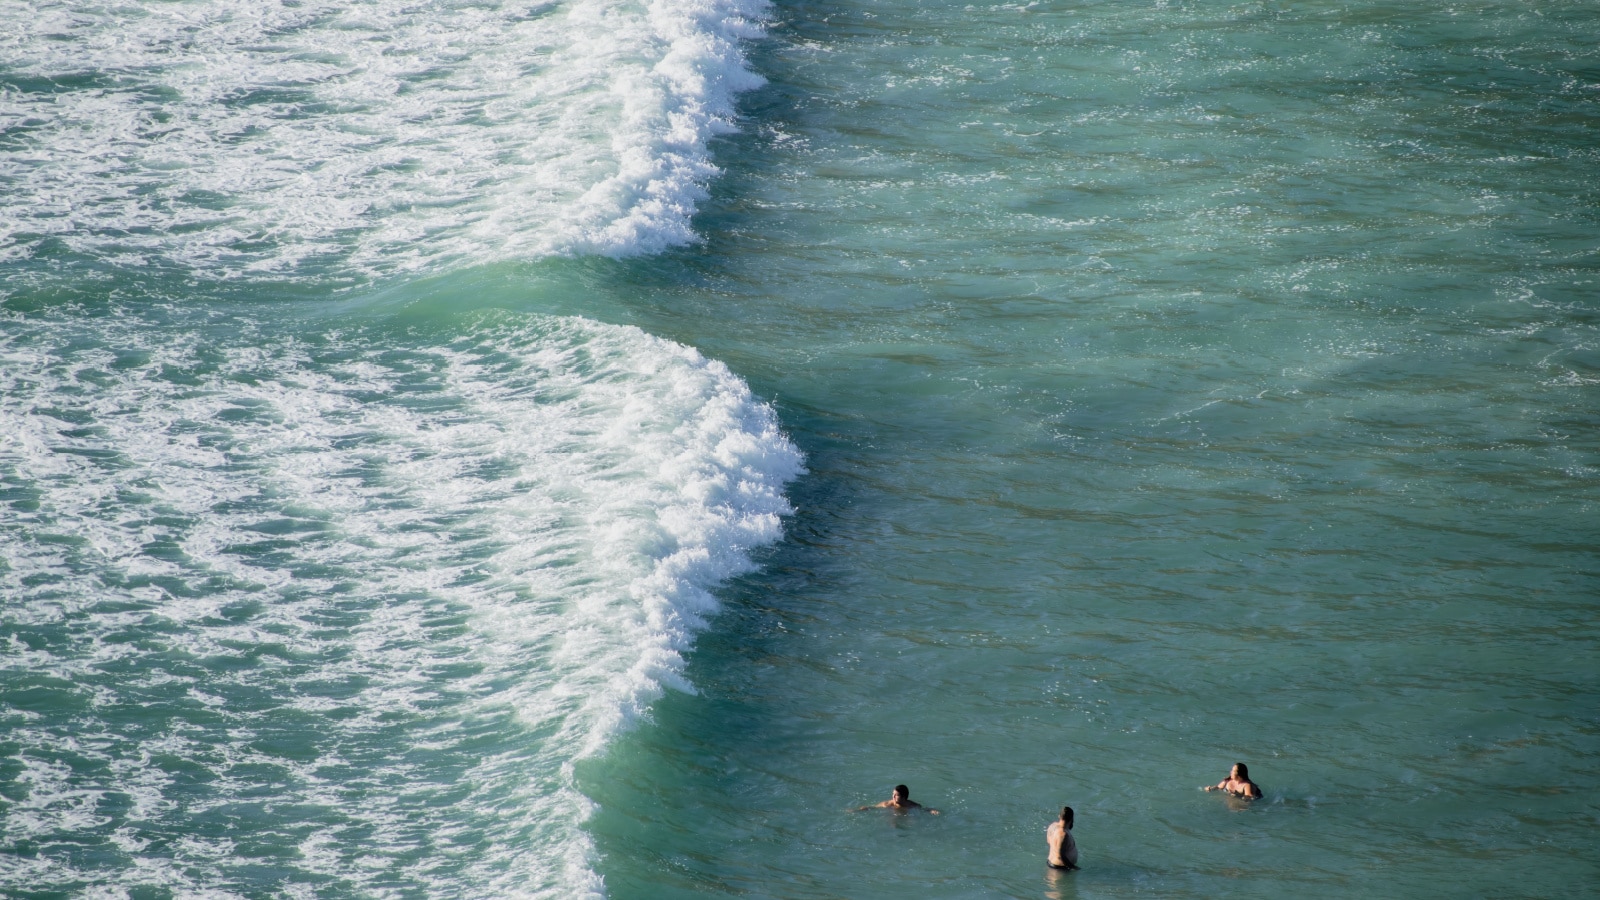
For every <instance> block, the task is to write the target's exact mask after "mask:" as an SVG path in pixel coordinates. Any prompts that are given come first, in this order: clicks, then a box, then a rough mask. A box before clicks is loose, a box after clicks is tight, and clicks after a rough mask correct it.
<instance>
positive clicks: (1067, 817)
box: [1061, 806, 1072, 828]
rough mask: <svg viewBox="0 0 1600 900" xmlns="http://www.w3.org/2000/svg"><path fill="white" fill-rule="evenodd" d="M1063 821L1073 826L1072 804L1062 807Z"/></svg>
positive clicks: (1068, 825) (1069, 826)
mask: <svg viewBox="0 0 1600 900" xmlns="http://www.w3.org/2000/svg"><path fill="white" fill-rule="evenodd" d="M1061 821H1062V823H1063V824H1065V825H1066V826H1067V827H1068V828H1071V827H1072V807H1070V806H1063V807H1061Z"/></svg>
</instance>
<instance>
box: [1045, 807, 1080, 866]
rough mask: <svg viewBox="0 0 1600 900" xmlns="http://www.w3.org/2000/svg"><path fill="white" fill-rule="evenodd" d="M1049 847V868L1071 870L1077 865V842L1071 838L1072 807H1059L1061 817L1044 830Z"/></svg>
mask: <svg viewBox="0 0 1600 900" xmlns="http://www.w3.org/2000/svg"><path fill="white" fill-rule="evenodd" d="M1044 842H1045V844H1046V845H1048V846H1049V847H1050V857H1049V860H1050V868H1052V869H1067V870H1069V871H1070V870H1072V869H1076V868H1077V867H1078V844H1077V842H1076V841H1074V840H1073V839H1072V807H1070V806H1063V807H1061V818H1060V819H1057V820H1056V821H1054V822H1051V823H1050V827H1049V828H1046V829H1045V830H1044Z"/></svg>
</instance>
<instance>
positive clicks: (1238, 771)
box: [1232, 763, 1250, 781]
mask: <svg viewBox="0 0 1600 900" xmlns="http://www.w3.org/2000/svg"><path fill="white" fill-rule="evenodd" d="M1232 775H1233V777H1234V778H1237V779H1239V780H1240V781H1249V780H1250V770H1249V769H1247V768H1245V764H1244V763H1234V764H1233V772H1232Z"/></svg>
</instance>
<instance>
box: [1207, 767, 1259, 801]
mask: <svg viewBox="0 0 1600 900" xmlns="http://www.w3.org/2000/svg"><path fill="white" fill-rule="evenodd" d="M1204 790H1208V791H1222V792H1223V793H1224V794H1232V795H1233V796H1235V797H1243V798H1244V799H1246V800H1259V799H1260V798H1261V788H1260V787H1259V786H1257V784H1256V783H1255V782H1254V781H1251V780H1250V770H1249V769H1247V768H1245V765H1244V763H1234V764H1233V769H1232V770H1231V771H1230V772H1228V777H1227V778H1224V779H1222V780H1221V781H1219V782H1217V783H1216V784H1208V785H1206V786H1205V788H1204Z"/></svg>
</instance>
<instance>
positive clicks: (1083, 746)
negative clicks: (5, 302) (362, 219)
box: [586, 3, 1600, 898]
mask: <svg viewBox="0 0 1600 900" xmlns="http://www.w3.org/2000/svg"><path fill="white" fill-rule="evenodd" d="M1596 13H1597V9H1596V8H1595V7H1594V6H1593V5H1592V4H1538V5H1528V6H1524V5H1510V4H1483V3H1478V4H1451V5H1447V6H1443V7H1420V6H1404V7H1394V6H1393V5H1388V4H1349V3H1340V4H1332V3H1294V4H1287V3H1243V4H1229V3H1170V4H1165V3H1154V4H1113V3H1033V4H1009V5H984V6H971V5H949V6H928V5H925V4H900V3H865V4H862V3H798V4H786V5H784V6H783V7H782V8H781V9H780V10H779V13H778V15H779V18H780V20H781V22H782V25H781V26H780V27H779V28H777V29H775V31H774V35H773V38H774V39H773V41H772V42H771V43H770V44H769V45H766V46H765V47H764V51H763V55H761V56H760V57H758V63H759V65H760V67H761V68H762V71H764V72H765V73H766V74H767V75H768V76H769V78H770V79H771V81H772V84H771V85H769V86H768V87H767V88H765V89H764V90H762V91H761V92H759V93H758V94H756V95H755V96H754V97H753V98H750V99H748V100H747V101H746V103H747V108H748V109H749V115H750V118H751V120H752V122H751V126H750V127H751V132H752V134H750V135H747V136H745V137H743V138H739V139H736V140H734V141H732V142H731V143H732V146H731V147H730V148H729V150H728V151H727V152H726V154H725V155H724V156H722V157H721V158H723V159H724V160H726V161H727V162H728V165H729V167H730V168H729V172H728V173H727V174H726V175H725V176H724V178H723V180H722V181H721V182H719V184H718V196H717V198H716V205H715V206H714V207H713V208H712V209H711V210H710V211H708V212H707V213H706V214H705V215H703V216H702V218H701V220H700V221H701V223H702V228H703V229H704V230H705V232H706V234H707V236H708V241H707V246H706V247H705V248H703V250H702V251H701V252H697V253H693V254H686V255H678V256H673V257H668V258H665V259H662V260H659V261H658V262H657V263H656V264H654V265H653V266H650V267H649V268H648V269H647V270H644V271H641V272H638V273H630V275H629V277H630V278H631V279H633V280H635V281H636V282H637V283H638V284H639V285H640V289H641V290H647V291H651V292H653V293H656V294H658V295H659V296H660V297H661V299H659V300H656V301H655V302H654V304H653V306H654V308H651V309H647V310H646V311H644V312H643V313H641V316H642V317H643V318H642V321H647V322H648V323H649V324H648V326H647V327H649V328H651V329H653V330H658V331H660V332H661V333H665V334H669V335H673V336H679V337H681V338H682V339H686V340H688V339H692V341H693V342H694V343H695V344H696V346H700V347H702V348H704V349H706V350H707V352H709V353H711V354H712V355H714V356H717V357H719V358H722V359H726V360H729V361H730V363H731V364H732V365H734V367H735V368H736V369H737V370H738V371H740V372H742V373H744V374H745V375H746V376H747V377H749V378H750V379H751V381H752V384H753V385H754V387H755V388H756V390H757V391H758V392H760V393H763V394H766V395H768V396H773V397H776V398H777V402H778V405H779V411H780V415H781V416H782V417H783V419H784V422H785V423H786V425H787V426H788V427H789V428H790V429H792V431H793V433H794V435H795V437H796V440H797V441H798V442H799V443H800V444H801V446H802V447H803V448H804V449H805V450H806V451H807V453H808V454H809V465H810V468H811V475H810V476H809V477H808V478H807V479H805V480H804V481H802V482H801V483H800V484H799V485H797V486H796V488H795V489H794V490H793V491H792V493H791V496H792V499H793V501H794V502H795V504H796V505H797V506H798V507H799V508H800V512H799V514H798V515H797V517H796V519H795V521H794V522H793V523H792V525H791V526H790V535H789V538H788V540H787V541H786V542H785V543H784V544H783V545H781V546H780V547H779V548H777V549H775V550H774V551H773V552H772V555H771V557H770V558H769V560H768V562H767V566H766V568H765V569H764V570H763V573H762V574H760V575H757V576H751V577H748V578H746V579H745V580H743V581H741V582H740V583H739V584H738V585H737V586H736V587H735V589H733V590H732V591H731V592H730V602H731V604H732V606H733V607H734V610H733V611H731V612H729V613H726V614H725V615H724V617H723V618H722V619H720V620H719V622H718V625H717V627H716V629H715V630H714V631H713V632H711V633H710V634H709V635H708V636H706V637H705V638H704V639H703V640H702V642H701V645H700V649H699V651H698V653H697V655H696V657H695V658H694V660H693V663H692V665H691V667H690V669H689V677H690V680H691V681H693V682H694V683H695V684H696V685H697V686H698V687H699V689H700V694H699V695H698V696H694V697H684V696H677V695H674V696H670V697H668V698H666V699H665V700H664V701H663V702H662V704H660V705H658V707H657V711H656V719H657V721H656V725H655V727H653V728H650V729H647V730H645V731H643V732H641V733H639V734H637V735H635V736H633V737H632V738H630V739H629V740H628V741H627V742H626V743H625V744H623V745H622V746H620V747H619V748H618V749H617V751H616V752H615V753H614V754H613V755H612V757H611V758H610V759H609V760H607V761H606V762H605V763H602V764H598V765H596V766H595V767H594V768H593V769H592V770H590V771H589V773H588V778H587V780H586V784H587V785H588V786H589V789H590V790H591V792H592V794H593V796H595V797H596V798H597V799H598V800H599V801H600V803H601V805H602V812H601V813H600V814H599V817H598V818H597V820H596V823H595V828H596V830H597V832H598V833H599V835H600V846H601V849H602V851H603V852H604V854H605V857H604V858H605V871H606V872H607V878H608V883H609V885H610V886H611V890H612V893H613V895H614V896H618V897H645V896H652V897H660V896H684V897H688V896H718V895H723V894H736V895H740V896H763V897H784V898H796V897H863V898H865V897H885V896H907V897H909V896H916V897H979V896H1012V897H1036V896H1041V895H1043V896H1050V897H1056V896H1061V897H1067V896H1082V897H1100V896H1125V895H1134V894H1143V895H1153V896H1197V897H1200V896H1224V895H1226V896H1259V897H1282V896H1285V895H1287V894H1290V893H1297V894H1302V895H1304V894H1309V895H1315V896H1359V895H1366V896H1422V897H1426V896H1585V895H1588V894H1589V893H1591V892H1592V891H1593V890H1595V889H1596V885H1597V884H1600V880H1597V875H1600V872H1597V868H1596V864H1597V861H1600V857H1597V855H1596V853H1595V851H1594V850H1593V847H1592V846H1591V845H1592V840H1591V839H1590V838H1591V836H1592V834H1593V830H1594V827H1595V824H1596V821H1597V819H1596V816H1597V812H1600V808H1597V807H1596V805H1595V801H1594V797H1595V788H1596V784H1597V780H1596V779H1597V776H1600V769H1597V768H1596V759H1597V756H1596V751H1597V749H1600V745H1597V736H1600V731H1597V724H1600V723H1597V720H1596V717H1595V712H1596V709H1597V708H1600V706H1597V704H1596V699H1597V688H1600V682H1597V675H1600V657H1597V654H1596V637H1597V633H1596V628H1595V609H1596V606H1595V597H1596V588H1597V580H1596V559H1595V552H1594V551H1595V546H1596V538H1597V532H1596V526H1595V515H1596V506H1595V501H1596V499H1597V493H1596V489H1597V481H1596V477H1597V474H1600V472H1597V469H1596V468H1595V465H1596V461H1597V459H1596V455H1595V452H1596V449H1597V445H1596V436H1597V435H1596V420H1595V414H1594V402H1595V399H1596V395H1595V390H1596V377H1597V370H1596V365H1597V363H1600V357H1597V356H1596V355H1595V352H1596V351H1595V348H1596V338H1597V332H1596V326H1597V324H1600V319H1597V317H1596V309H1595V304H1594V298H1595V296H1596V285H1597V283H1600V282H1597V280H1596V275H1597V272H1596V257H1595V247H1596V243H1595V239H1596V236H1597V234H1600V232H1597V229H1596V227H1595V226H1596V214H1595V210H1596V208H1597V204H1596V201H1597V199H1600V197H1597V194H1596V184H1597V181H1596V178H1595V163H1596V160H1595V150H1594V148H1595V146H1596V144H1595V141H1594V138H1595V136H1596V126H1597V124H1600V119H1597V117H1596V113H1597V109H1596V106H1595V90H1596V82H1595V73H1596V71H1597V70H1596V69H1595V68H1594V65H1595V57H1594V54H1593V50H1592V48H1591V47H1590V46H1589V43H1590V42H1589V40H1588V38H1587V37H1586V35H1587V34H1588V33H1589V32H1590V31H1591V30H1592V28H1593V27H1594V26H1595V24H1596V23H1597V21H1600V18H1597V15H1596ZM1236 760H1237V761H1245V762H1248V763H1250V765H1251V771H1252V773H1253V774H1254V775H1255V777H1256V779H1257V780H1258V781H1259V782H1261V784H1263V785H1264V787H1265V789H1266V794H1267V796H1266V799H1265V800H1263V801H1261V802H1259V803H1257V804H1255V805H1254V806H1253V807H1252V808H1250V809H1247V810H1239V809H1237V808H1235V807H1234V806H1232V805H1230V804H1229V803H1227V802H1225V801H1223V800H1220V799H1218V798H1217V797H1216V796H1215V795H1206V794H1201V793H1200V792H1198V791H1197V790H1196V787H1197V786H1198V785H1200V784H1204V783H1214V782H1215V781H1217V780H1219V779H1220V778H1221V777H1222V776H1223V775H1225V774H1226V770H1227V766H1228V764H1230V763H1232V762H1234V761H1236ZM898 782H907V783H909V784H910V785H911V786H912V788H913V796H915V797H919V798H920V799H922V800H923V801H924V802H926V803H930V804H934V805H936V806H938V807H941V808H942V812H943V815H942V816H941V817H939V818H938V819H931V818H911V819H905V820H891V819H890V818H889V817H887V816H882V815H878V814H876V813H873V814H856V815H851V814H846V813H845V812H843V810H845V809H846V808H849V807H853V806H855V805H859V804H862V803H866V802H875V801H877V800H879V799H881V798H883V797H886V796H887V794H888V790H889V787H890V786H891V785H893V784H896V783H898ZM1062 804H1071V805H1073V806H1074V807H1075V808H1076V810H1077V823H1078V824H1077V833H1078V843H1079V846H1080V848H1081V850H1082V853H1083V866H1084V868H1083V871H1081V872H1078V873H1076V874H1074V875H1072V876H1070V877H1069V878H1067V879H1066V880H1062V881H1053V880H1050V879H1049V878H1048V877H1047V874H1046V872H1045V870H1044V867H1043V852H1044V842H1043V830H1044V827H1045V825H1046V824H1047V823H1048V822H1049V821H1050V819H1051V818H1053V816H1054V813H1055V811H1056V810H1057V809H1058V808H1059V807H1060V806H1061V805H1062Z"/></svg>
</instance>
